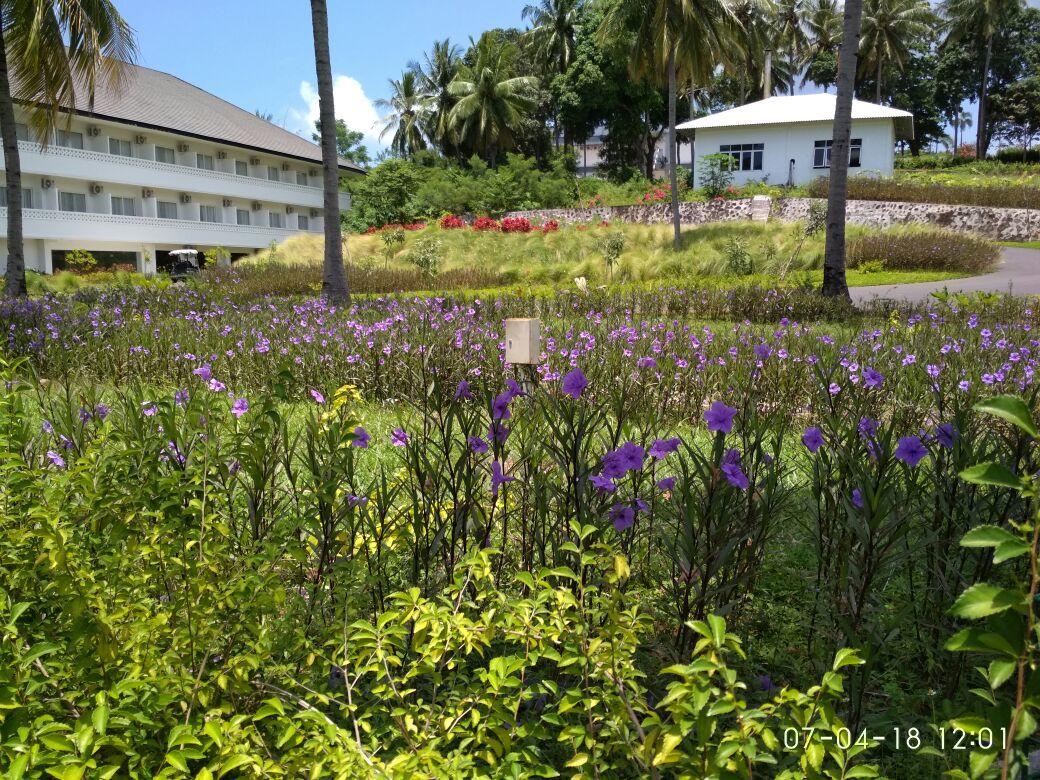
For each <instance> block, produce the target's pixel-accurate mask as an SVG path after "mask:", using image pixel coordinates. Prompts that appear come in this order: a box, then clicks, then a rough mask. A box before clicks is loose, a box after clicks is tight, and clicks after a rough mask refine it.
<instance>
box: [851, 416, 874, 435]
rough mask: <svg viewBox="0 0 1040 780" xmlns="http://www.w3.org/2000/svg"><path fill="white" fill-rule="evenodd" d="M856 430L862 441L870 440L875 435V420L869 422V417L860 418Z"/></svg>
mask: <svg viewBox="0 0 1040 780" xmlns="http://www.w3.org/2000/svg"><path fill="white" fill-rule="evenodd" d="M856 430H858V431H859V435H860V436H862V437H863V438H864V439H872V438H874V436H876V435H877V431H878V423H877V420H871V419H870V418H869V417H860V418H859V424H858V425H857V426H856Z"/></svg>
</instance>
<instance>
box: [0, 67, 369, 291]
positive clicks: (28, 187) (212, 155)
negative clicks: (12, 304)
mask: <svg viewBox="0 0 1040 780" xmlns="http://www.w3.org/2000/svg"><path fill="white" fill-rule="evenodd" d="M127 67H128V68H129V74H128V79H127V83H126V85H125V86H124V87H123V88H122V89H121V90H112V89H110V88H107V87H104V86H102V85H99V86H98V89H97V92H96V94H95V99H94V103H93V105H88V104H87V102H86V99H85V95H83V94H82V91H80V93H78V94H77V105H76V106H75V107H74V108H72V110H71V117H70V119H71V123H70V124H69V125H68V126H67V127H66V126H65V124H64V122H60V123H59V127H60V129H59V130H57V131H56V132H55V135H54V137H53V138H52V139H50V143H49V144H47V146H46V147H44V146H42V145H41V144H39V143H36V142H35V141H34V140H30V131H29V128H28V127H27V125H26V124H25V116H24V114H21V113H19V111H18V109H17V108H16V114H17V116H18V121H19V126H18V132H19V139H20V140H19V144H18V147H19V152H20V157H21V163H22V187H23V206H24V234H25V263H26V268H28V269H31V270H35V271H40V272H42V273H51V272H52V271H54V270H56V269H58V268H60V267H61V266H62V263H63V259H64V255H65V252H67V251H69V250H72V249H85V250H87V251H90V252H92V253H94V254H95V255H98V256H99V259H103V260H107V261H109V262H121V263H124V262H125V263H134V264H136V265H137V267H138V269H139V270H141V271H143V272H144V273H154V272H155V271H156V270H157V269H162V268H165V267H167V266H168V264H169V263H170V257H169V254H168V253H169V251H170V250H172V249H180V248H185V247H188V248H193V249H198V250H199V252H200V253H201V252H204V251H205V250H207V249H211V248H216V247H220V248H223V249H225V250H227V252H228V254H229V255H230V256H231V257H235V256H238V255H241V254H245V253H248V252H252V251H254V250H256V249H259V248H262V247H265V246H268V245H269V244H270V243H271V242H272V241H276V242H278V241H283V240H284V239H286V238H288V237H290V236H292V235H295V234H296V233H299V232H311V233H316V234H319V235H320V234H321V233H322V230H323V226H322V206H323V190H322V170H321V149H320V147H319V146H318V145H316V144H314V143H311V142H310V141H307V140H304V139H303V138H300V137H299V136H297V135H294V134H293V133H290V132H289V131H287V130H284V129H283V128H280V127H278V126H276V125H274V124H271V123H270V122H266V121H264V120H263V119H260V118H259V117H257V116H255V115H254V114H252V113H250V112H248V111H245V110H243V109H241V108H238V107H237V106H233V105H231V104H230V103H227V102H226V101H224V100H221V99H220V98H218V97H216V96H214V95H211V94H209V93H208V92H205V91H203V90H201V89H199V88H198V87H194V86H192V85H191V84H188V83H186V82H184V81H182V80H180V79H178V78H176V77H175V76H171V75H169V74H167V73H160V72H158V71H155V70H150V69H148V68H142V67H138V66H134V65H129V66H127ZM340 172H341V173H342V174H350V173H361V170H360V169H359V168H357V167H356V166H354V165H353V164H351V163H348V162H346V161H344V160H340ZM0 193H2V194H0V231H2V232H0V236H2V238H0V271H2V270H3V268H4V267H5V266H6V261H7V240H6V235H7V209H6V197H7V193H6V191H5V190H4V189H2V188H0ZM349 205H350V201H349V198H348V196H347V195H346V193H341V195H340V208H341V209H345V208H348V207H349Z"/></svg>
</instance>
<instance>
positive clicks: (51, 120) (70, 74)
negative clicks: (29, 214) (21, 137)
mask: <svg viewBox="0 0 1040 780" xmlns="http://www.w3.org/2000/svg"><path fill="white" fill-rule="evenodd" d="M135 56H136V44H135V43H134V33H133V30H131V29H130V25H129V24H127V23H126V20H124V19H123V17H122V16H120V15H119V11H118V10H116V7H115V5H114V4H113V3H112V2H110V0H90V2H86V1H84V0H60V2H55V1H53V0H18V1H17V2H15V0H0V135H2V137H3V145H4V161H5V167H6V169H7V272H6V275H7V281H6V291H7V294H8V295H11V296H24V295H25V294H26V287H25V250H24V245H23V240H22V166H21V158H20V157H19V154H18V135H17V128H16V125H15V116H14V104H15V101H17V102H19V103H21V104H22V105H23V106H25V108H26V110H27V111H28V113H29V122H30V124H31V125H32V128H33V132H34V134H35V136H36V137H37V138H38V139H39V140H40V142H41V143H43V144H46V143H47V141H48V139H49V138H50V136H51V134H52V132H53V130H54V129H55V127H57V126H58V123H59V122H62V121H64V122H67V121H68V117H69V114H67V113H64V114H63V112H62V111H61V109H62V108H63V107H64V108H69V107H71V106H74V105H75V104H76V102H77V98H78V97H80V96H85V97H86V99H87V103H92V102H93V100H94V92H95V89H96V87H97V85H98V84H99V83H105V84H108V85H109V86H112V87H116V88H118V87H119V86H121V84H122V83H123V81H124V79H125V78H126V77H127V71H126V68H125V67H124V64H125V63H127V62H132V61H133V59H134V57H135Z"/></svg>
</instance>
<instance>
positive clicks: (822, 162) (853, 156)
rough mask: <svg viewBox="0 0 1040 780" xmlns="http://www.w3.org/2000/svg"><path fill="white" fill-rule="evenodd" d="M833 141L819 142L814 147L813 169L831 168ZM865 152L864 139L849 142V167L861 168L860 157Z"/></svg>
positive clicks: (854, 139)
mask: <svg viewBox="0 0 1040 780" xmlns="http://www.w3.org/2000/svg"><path fill="white" fill-rule="evenodd" d="M832 143H834V142H833V141H832V140H830V139H827V140H826V141H817V142H816V144H815V145H814V147H813V168H830V167H831V144H832ZM862 151H863V139H862V138H853V139H852V140H851V141H849V167H850V168H859V167H860V156H861V154H862Z"/></svg>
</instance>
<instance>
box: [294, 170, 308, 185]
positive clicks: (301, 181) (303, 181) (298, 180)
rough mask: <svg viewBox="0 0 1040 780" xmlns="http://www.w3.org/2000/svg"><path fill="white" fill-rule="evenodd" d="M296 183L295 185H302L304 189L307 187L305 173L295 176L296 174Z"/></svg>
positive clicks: (298, 173)
mask: <svg viewBox="0 0 1040 780" xmlns="http://www.w3.org/2000/svg"><path fill="white" fill-rule="evenodd" d="M296 183H297V184H302V185H303V186H304V187H306V186H307V174H306V173H301V172H297V174H296Z"/></svg>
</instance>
